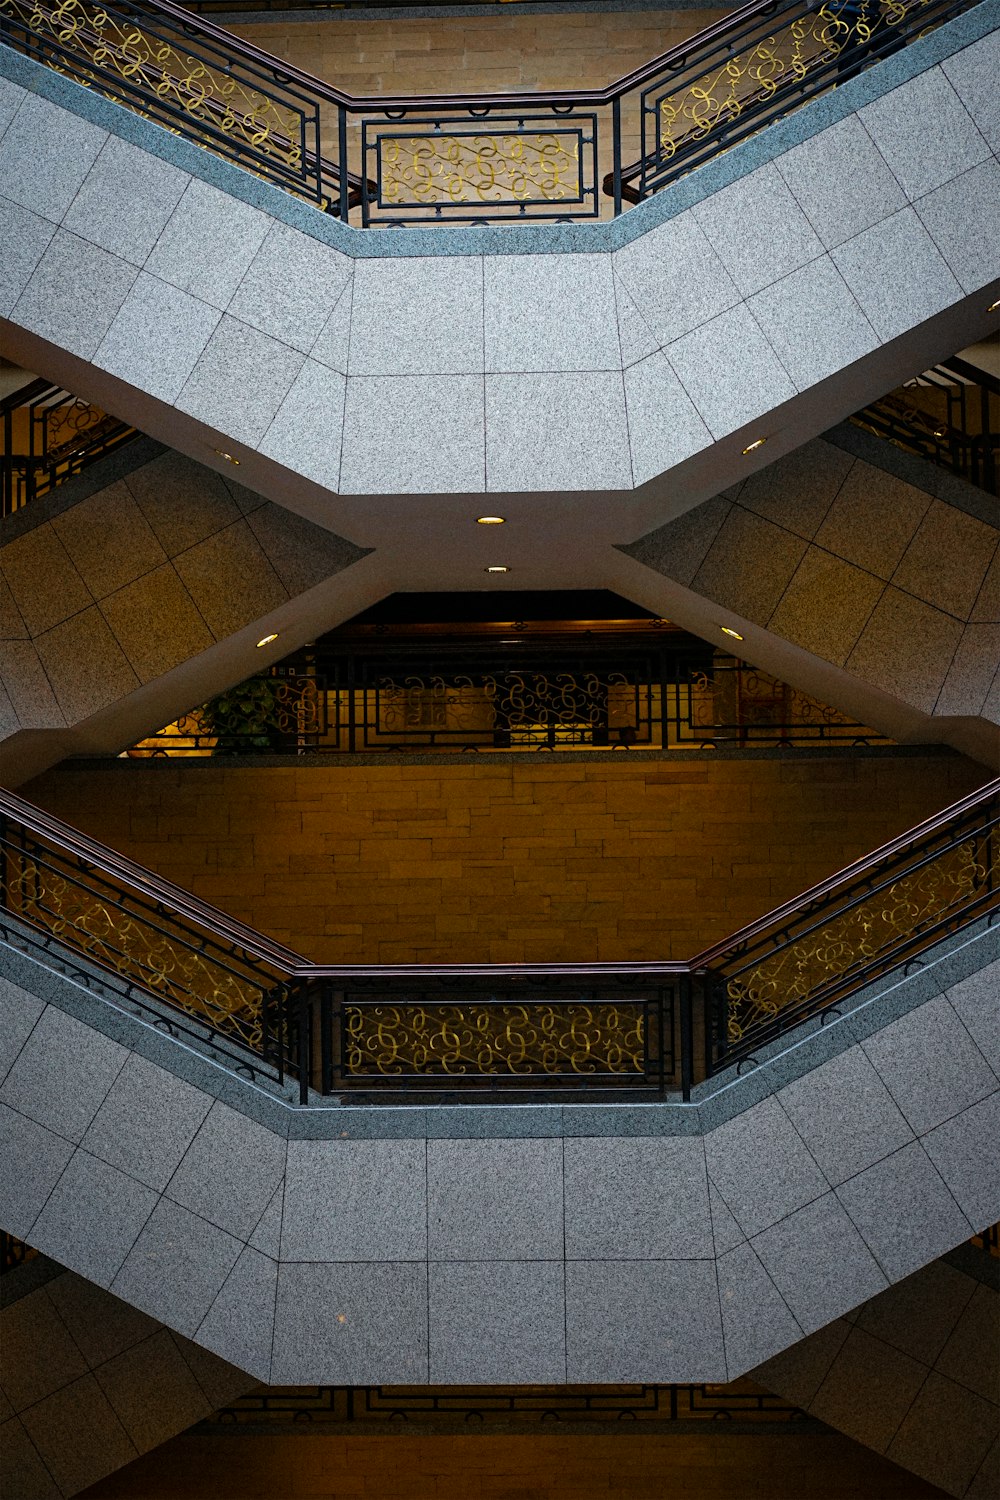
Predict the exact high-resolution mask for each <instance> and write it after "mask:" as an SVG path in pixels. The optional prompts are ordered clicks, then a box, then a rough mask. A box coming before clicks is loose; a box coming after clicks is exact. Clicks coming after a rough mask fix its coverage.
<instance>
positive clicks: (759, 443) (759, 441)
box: [743, 437, 767, 458]
mask: <svg viewBox="0 0 1000 1500" xmlns="http://www.w3.org/2000/svg"><path fill="white" fill-rule="evenodd" d="M766 442H767V438H766V437H762V438H754V440H753V442H752V443H750V444H749V446H748V447H746V448H744V449H743V457H744V458H746V456H747V454H748V453H756V452H757V449H758V448H763V446H764V444H765V443H766Z"/></svg>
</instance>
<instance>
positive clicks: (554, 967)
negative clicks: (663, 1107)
mask: <svg viewBox="0 0 1000 1500" xmlns="http://www.w3.org/2000/svg"><path fill="white" fill-rule="evenodd" d="M998 793H1000V777H998V778H996V779H994V780H992V781H989V782H987V783H986V784H985V785H984V786H982V787H980V788H979V789H978V791H975V792H970V793H969V794H968V795H967V796H965V797H962V798H960V799H959V801H957V802H954V803H952V804H951V806H950V807H946V808H944V810H943V811H942V812H939V813H936V814H935V815H934V816H933V817H931V818H927V819H925V821H924V822H923V823H918V824H917V825H916V827H914V828H911V829H908V830H907V832H906V833H902V834H900V835H899V836H898V837H897V838H894V839H890V840H889V842H888V843H886V844H882V845H881V846H880V847H879V848H878V849H875V850H873V851H872V852H871V853H870V854H866V855H864V856H863V857H862V858H861V859H857V860H855V861H854V862H853V864H850V865H847V866H845V868H844V869H842V870H839V871H838V872H837V873H836V874H835V875H831V876H829V877H828V878H827V879H826V880H822V881H820V882H819V884H818V885H814V886H811V887H810V888H809V889H808V890H807V891H803V892H802V893H801V894H800V895H798V896H796V897H794V898H793V899H792V900H791V901H786V902H785V903H784V904H783V905H782V906H779V907H776V908H775V910H774V911H771V912H768V913H767V914H766V915H765V916H763V917H760V918H758V920H757V921H755V922H751V923H749V924H748V925H747V926H745V927H741V928H740V929H739V930H738V931H737V932H735V933H733V934H732V935H731V936H730V937H728V938H725V939H724V940H723V941H722V942H720V943H716V944H714V945H713V946H712V947H710V948H706V949H704V950H703V951H702V952H701V953H699V954H698V955H697V956H696V957H695V958H693V959H689V960H649V961H645V962H636V963H625V964H621V963H613V962H612V963H581V964H575V963H574V964H566V963H561V964H560V963H555V964H434V965H430V964H335V965H329V964H313V963H310V962H309V960H308V959H306V958H304V957H303V956H302V955H301V954H299V953H296V952H294V951H293V950H292V949H291V948H286V947H285V946H284V945H283V944H281V943H275V942H272V941H271V939H269V938H267V937H264V936H263V935H262V934H261V933H259V932H256V931H255V930H254V929H253V928H251V927H248V926H246V924H245V923H243V922H238V921H236V920H234V919H233V918H231V917H228V916H227V915H226V913H225V912H222V911H220V910H219V908H218V907H216V906H211V905H210V904H209V903H208V902H205V901H202V900H200V899H199V898H198V897H197V896H193V895H192V894H191V893H190V892H189V891H185V890H183V889H182V888H181V887H180V886H177V885H174V884H173V882H172V881H169V880H165V879H163V878H162V877H161V876H159V875H155V874H154V873H153V872H152V871H151V870H148V869H146V868H145V867H144V866H142V865H138V864H136V863H135V862H134V861H133V860H130V859H128V858H126V856H124V855H121V854H117V853H115V851H114V850H112V849H109V848H108V847H107V846H106V845H105V844H100V843H98V842H97V841H96V840H95V839H91V838H89V837H88V836H87V835H86V834H83V833H80V832H78V831H77V830H76V829H74V828H72V827H71V826H70V825H69V824H67V823H64V822H62V820H61V819H59V818H54V817H52V816H51V814H49V813H46V812H44V811H43V810H42V809H41V808H39V807H36V806H35V805H34V804H33V803H31V802H28V801H26V800H25V799H24V798H22V797H18V796H16V795H15V794H14V793H13V792H8V791H3V790H0V815H2V814H4V813H7V814H9V815H10V816H11V817H12V818H15V819H16V820H17V821H18V822H19V823H20V824H21V825H22V826H23V827H25V828H27V829H29V830H30V831H31V832H32V833H35V834H37V835H38V836H39V837H41V838H44V839H47V840H49V842H50V843H52V844H54V845H55V846H56V847H57V848H58V849H59V850H60V851H62V852H63V853H66V854H71V855H74V856H76V857H78V858H81V859H84V860H86V862H87V863H88V864H90V865H92V866H93V867H94V868H95V869H99V870H101V871H102V872H103V873H104V874H106V875H110V876H111V877H112V878H114V879H117V880H120V881H121V882H122V883H123V884H126V885H128V886H130V887H131V888H132V889H133V890H135V891H138V892H140V893H141V894H142V895H144V896H148V897H150V898H151V899H152V900H154V901H160V902H162V903H164V904H165V905H166V906H168V907H169V908H170V909H171V910H172V911H174V912H176V914H177V915H178V916H182V917H185V918H186V919H188V920H189V921H192V922H196V923H197V924H198V925H199V926H201V927H203V928H205V929H207V930H208V931H209V932H210V933H211V934H212V935H213V936H215V937H218V938H220V939H222V940H223V941H225V942H230V943H234V944H236V946H238V947H240V948H242V949H244V950H245V951H246V952H248V953H251V954H253V955H254V957H256V958H260V959H263V960H264V961H266V962H268V963H271V964H272V965H274V967H275V968H277V969H278V970H279V971H281V972H282V973H283V974H284V976H285V977H286V978H288V979H298V980H309V981H313V980H336V979H387V980H388V979H416V978H422V979H427V978H428V977H429V976H432V975H441V976H443V977H445V978H448V979H461V978H466V979H474V978H484V979H498V978H520V979H528V978H539V979H541V978H560V977H561V978H576V977H584V976H597V977H605V978H608V979H615V978H618V977H627V978H643V979H653V978H655V977H657V976H681V975H685V974H697V973H703V972H704V971H705V969H707V968H709V967H710V966H711V965H712V963H713V962H715V961H716V960H718V959H719V958H721V957H723V956H724V955H725V954H726V953H727V952H728V951H729V950H730V949H731V948H733V947H735V946H737V945H738V944H742V943H745V942H748V941H750V940H751V939H753V938H755V937H758V936H759V935H760V934H761V933H763V932H766V931H767V930H768V928H770V927H773V926H774V925H775V924H776V923H780V922H783V921H785V920H786V919H787V918H789V917H793V916H794V915H795V913H796V912H798V911H801V910H802V909H803V908H805V907H807V906H809V905H811V904H812V903H813V902H815V901H816V900H818V899H820V898H821V897H823V896H826V895H829V894H831V893H832V892H833V891H835V890H836V889H837V888H838V886H842V885H846V884H850V883H853V882H855V881H857V880H858V879H859V878H860V877H861V876H863V875H864V874H866V873H867V872H868V871H872V870H875V869H876V868H877V866H878V865H879V864H880V863H882V862H883V861H884V860H886V859H890V858H891V857H892V856H893V855H895V854H901V853H903V852H904V851H905V850H906V849H907V848H908V847H910V846H911V845H913V844H915V843H918V842H919V841H920V840H922V839H925V838H928V837H930V836H931V835H932V834H934V833H936V832H937V831H938V830H940V829H944V828H946V827H947V825H948V824H949V823H950V822H952V821H954V820H955V819H956V818H959V817H961V816H963V815H964V814H965V813H968V812H972V811H974V810H975V808H977V807H979V806H982V805H984V804H985V803H987V802H989V801H990V800H991V799H992V798H993V797H995V796H996V795H997V794H998Z"/></svg>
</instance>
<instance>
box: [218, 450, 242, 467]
mask: <svg viewBox="0 0 1000 1500" xmlns="http://www.w3.org/2000/svg"><path fill="white" fill-rule="evenodd" d="M215 451H216V453H217V454H218V455H219V457H220V458H224V459H225V460H226V463H227V464H235V465H236V467H237V468H239V466H240V461H239V459H238V458H234V457H233V455H232V454H231V453H226V452H225V451H224V449H222V448H216V450H215Z"/></svg>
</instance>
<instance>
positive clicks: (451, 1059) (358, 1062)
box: [343, 1000, 647, 1078]
mask: <svg viewBox="0 0 1000 1500" xmlns="http://www.w3.org/2000/svg"><path fill="white" fill-rule="evenodd" d="M646 1015H647V1005H646V1004H645V1003H644V1002H642V1001H636V1002H631V1003H630V1002H629V1001H617V1002H615V1001H604V1002H594V1003H591V1004H583V1003H581V1002H573V1001H561V1002H558V1003H557V1002H554V1001H551V1000H549V1001H519V1002H517V1003H503V1002H497V1001H494V1002H492V1003H489V1004H483V1003H481V1002H476V1001H464V1002H462V1003H459V1004H446V1003H433V1002H431V1003H419V1002H418V1003H409V1004H407V1003H405V1002H403V1003H398V1002H391V1001H386V1002H377V1001H369V1002H367V1003H364V1004H357V1003H351V1002H348V1003H345V1005H344V1010H343V1017H344V1019H343V1027H344V1072H345V1074H346V1075H347V1076H348V1077H371V1076H378V1077H393V1076H395V1077H421V1078H425V1077H433V1076H435V1075H438V1074H440V1075H443V1076H447V1077H470V1078H471V1077H488V1076H502V1075H504V1074H514V1075H520V1076H522V1077H527V1076H535V1077H537V1076H539V1075H541V1076H548V1077H575V1078H585V1077H593V1076H597V1075H603V1076H612V1077H616V1078H618V1077H628V1076H629V1075H638V1076H641V1077H644V1076H645V1074H646V1072H647V1051H646Z"/></svg>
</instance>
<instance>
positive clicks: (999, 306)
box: [986, 297, 1000, 313]
mask: <svg viewBox="0 0 1000 1500" xmlns="http://www.w3.org/2000/svg"><path fill="white" fill-rule="evenodd" d="M986 311H987V312H988V313H991V312H1000V297H998V298H997V300H996V301H995V302H991V303H990V305H989V307H988V308H987V309H986Z"/></svg>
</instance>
